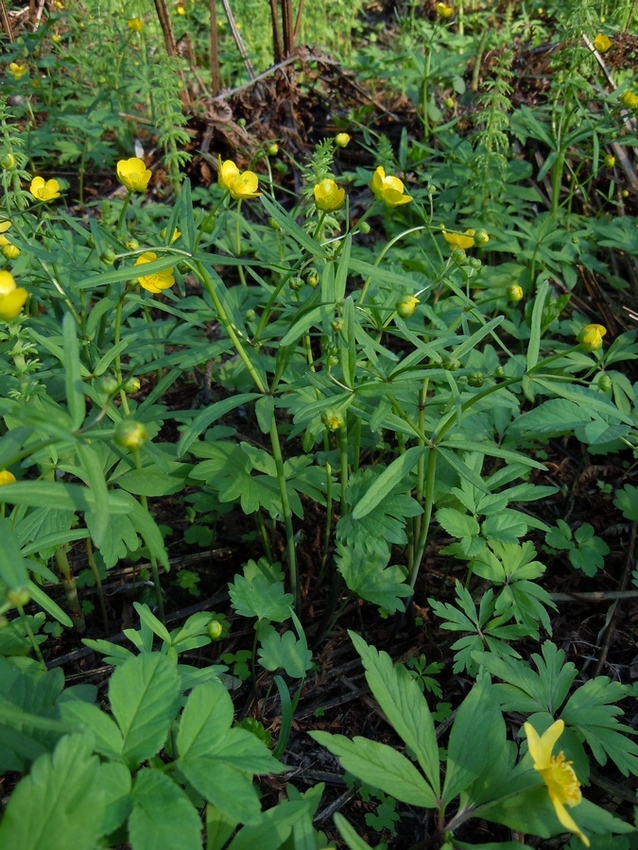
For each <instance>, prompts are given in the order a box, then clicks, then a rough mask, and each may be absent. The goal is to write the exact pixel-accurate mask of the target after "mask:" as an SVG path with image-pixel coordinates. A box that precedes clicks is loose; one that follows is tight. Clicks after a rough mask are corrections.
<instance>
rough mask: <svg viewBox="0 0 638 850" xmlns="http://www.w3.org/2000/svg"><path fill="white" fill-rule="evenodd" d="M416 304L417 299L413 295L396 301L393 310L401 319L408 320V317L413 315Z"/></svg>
mask: <svg viewBox="0 0 638 850" xmlns="http://www.w3.org/2000/svg"><path fill="white" fill-rule="evenodd" d="M418 303H419V299H418V298H417V297H416V296H415V295H406V296H405V298H402V299H401V300H400V301H397V303H396V304H395V305H394V309H395V310H396V311H397V313H398V314H399V316H401V318H402V319H409V318H410V316H412V315H413V314H414V311H415V310H416V305H417V304H418Z"/></svg>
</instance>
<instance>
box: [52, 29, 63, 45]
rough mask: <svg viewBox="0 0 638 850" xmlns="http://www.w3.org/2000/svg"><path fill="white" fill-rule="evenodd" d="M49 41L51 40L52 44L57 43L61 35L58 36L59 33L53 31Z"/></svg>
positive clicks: (60, 39)
mask: <svg viewBox="0 0 638 850" xmlns="http://www.w3.org/2000/svg"><path fill="white" fill-rule="evenodd" d="M51 41H52V42H53V43H54V44H59V43H60V42H61V41H62V38H61V36H59V35H58V34H57V32H54V33H53V35H52V36H51Z"/></svg>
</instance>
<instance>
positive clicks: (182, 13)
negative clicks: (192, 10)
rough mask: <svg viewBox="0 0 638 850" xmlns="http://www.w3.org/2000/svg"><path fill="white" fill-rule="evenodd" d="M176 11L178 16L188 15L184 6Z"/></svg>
mask: <svg viewBox="0 0 638 850" xmlns="http://www.w3.org/2000/svg"><path fill="white" fill-rule="evenodd" d="M175 11H176V12H177V14H178V15H185V14H186V9H185V8H184V7H183V6H178V7H177V9H176V10H175Z"/></svg>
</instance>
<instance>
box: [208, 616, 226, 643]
mask: <svg viewBox="0 0 638 850" xmlns="http://www.w3.org/2000/svg"><path fill="white" fill-rule="evenodd" d="M206 631H207V633H208V637H209V638H211V640H219V639H220V637H221V636H222V633H223V631H224V627H223V625H222V624H221V623H220V622H219V620H211V621H210V623H209V624H208V626H207V628H206Z"/></svg>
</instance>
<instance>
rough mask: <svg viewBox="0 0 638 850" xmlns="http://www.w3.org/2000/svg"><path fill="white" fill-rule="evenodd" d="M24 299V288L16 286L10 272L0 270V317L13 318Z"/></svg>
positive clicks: (25, 297) (25, 296) (22, 304)
mask: <svg viewBox="0 0 638 850" xmlns="http://www.w3.org/2000/svg"><path fill="white" fill-rule="evenodd" d="M26 300H27V291H26V289H21V288H20V287H17V286H16V282H15V279H14V277H13V275H12V274H11V272H7V271H0V319H4V320H5V321H8V320H9V319H15V317H16V316H17V315H18V313H19V312H20V310H22V307H23V306H24V302H25V301H26Z"/></svg>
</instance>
